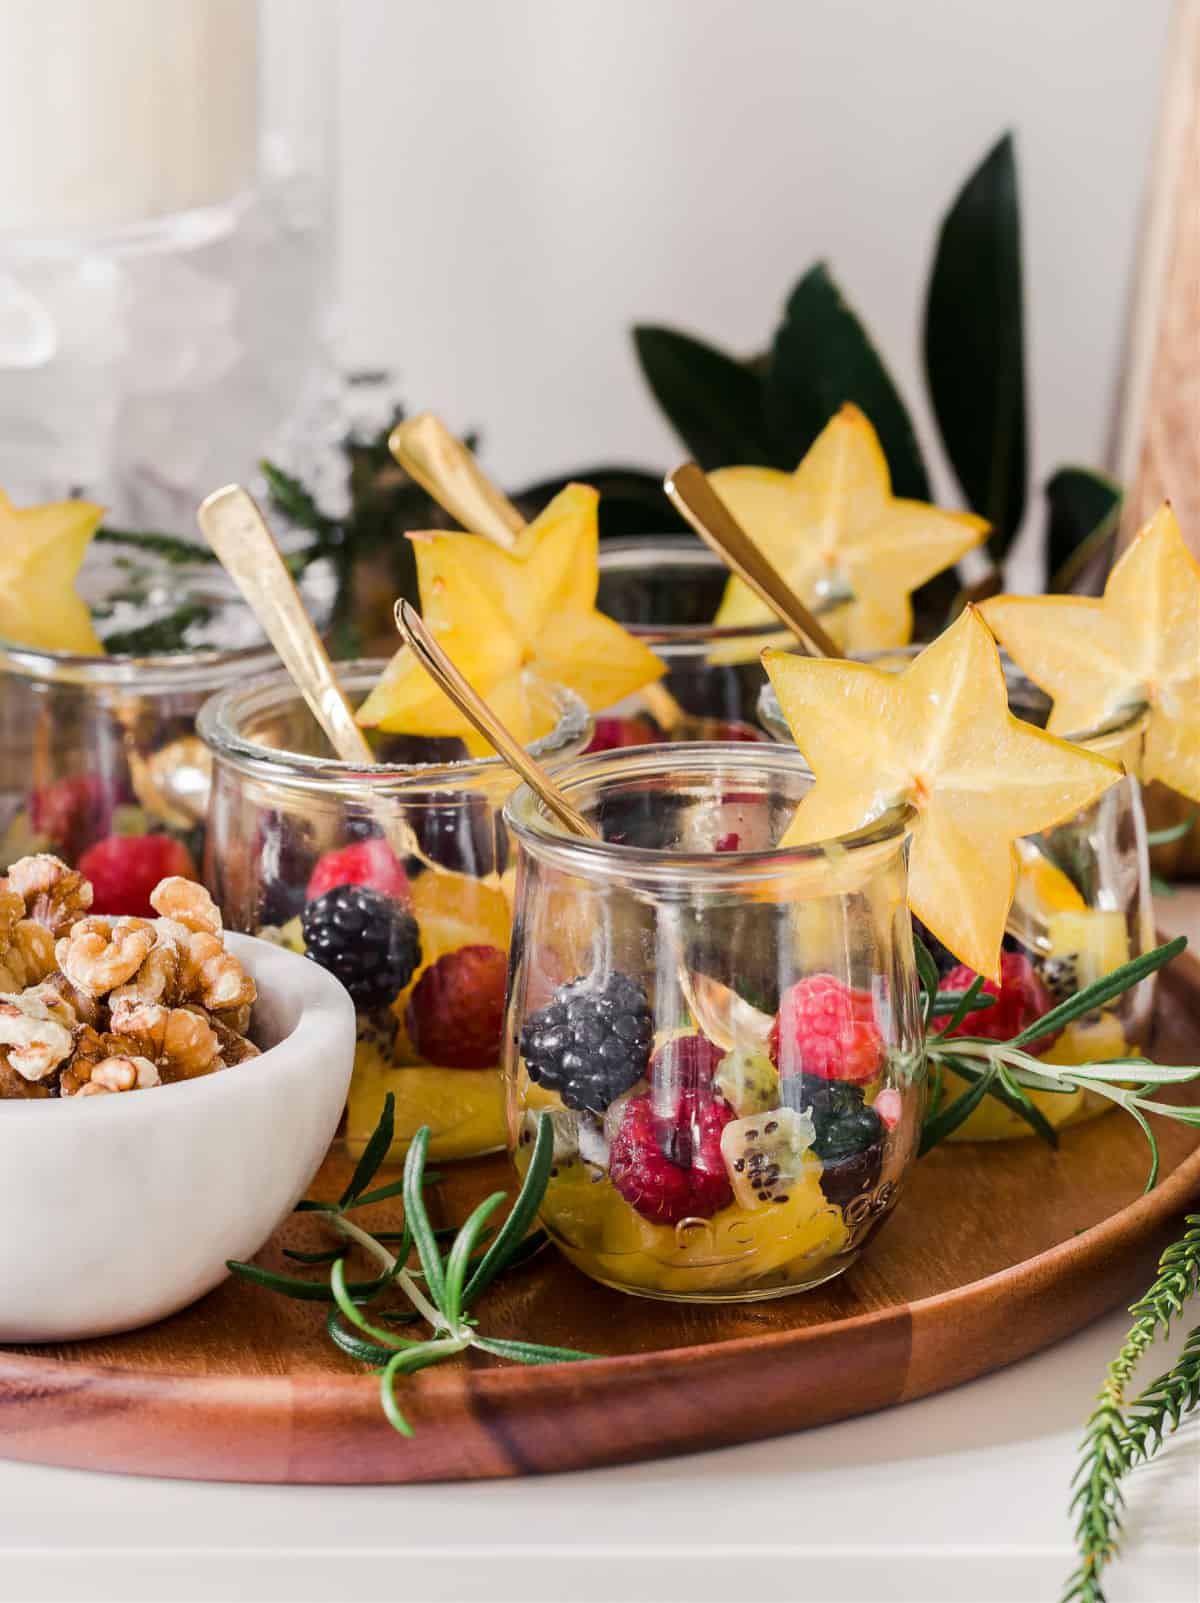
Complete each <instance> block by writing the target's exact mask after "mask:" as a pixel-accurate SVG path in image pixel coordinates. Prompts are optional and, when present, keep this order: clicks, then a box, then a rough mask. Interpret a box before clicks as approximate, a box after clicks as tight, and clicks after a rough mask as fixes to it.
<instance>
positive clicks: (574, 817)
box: [396, 600, 600, 840]
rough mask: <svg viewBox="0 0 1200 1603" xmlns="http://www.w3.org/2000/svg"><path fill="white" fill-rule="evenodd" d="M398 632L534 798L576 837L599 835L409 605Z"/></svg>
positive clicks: (400, 610) (399, 608) (402, 605)
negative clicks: (462, 672) (459, 668)
mask: <svg viewBox="0 0 1200 1603" xmlns="http://www.w3.org/2000/svg"><path fill="white" fill-rule="evenodd" d="M396 628H397V629H399V631H400V633H401V635H403V637H404V641H405V644H406V645H407V646H408V648H409V650H410V651H411V652H412V653H413V655H414V656H415V657H416V659H417V661H418V662H419V663H420V664H421V666H422V668H424V670H425V672H426V673H427V674H428V675H429V677H430V678H431V679H432V680H433V681H434V683H435V684H436V685H437V686H438V687H439V689H441V690H443V691H444V692H445V693H446V695H447V696H449V698H450V700H451V701H452V702H453V703H454V705H455V706H456V707H457V708H458V710H459V712H461V713H462V715H463V717H464V718H466V719H468V720H469V721H470V722H471V723H472V724H474V726H475V728H476V729H477V730H478V731H479V733H480V734H481V735H482V736H483V737H484V739H485V740H490V741H491V743H492V745H493V746H494V747H495V748H496V750H497V751H498V752H499V754H500V756H501V757H502V758H503V759H504V761H505V762H506V763H507V764H508V766H509V767H510V768H511V769H512V771H513V772H514V773H515V774H516V775H517V776H518V777H519V778H520V779H523V780H524V781H525V783H526V784H527V785H528V786H529V788H530V790H532V791H533V793H534V794H535V795H536V796H538V797H540V798H541V800H542V801H543V802H544V803H545V805H546V806H547V807H548V808H549V809H550V811H551V812H552V813H553V814H554V815H555V817H556V818H557V819H558V820H559V822H560V823H561V824H562V825H563V826H564V827H565V828H567V829H569V830H570V831H571V833H572V834H573V835H582V836H584V837H585V838H586V839H588V840H599V839H600V836H599V834H598V833H597V831H596V830H595V829H593V828H592V826H591V824H589V823H588V821H587V819H586V818H584V817H583V815H582V814H581V813H577V812H576V811H575V809H574V808H573V807H572V806H571V804H570V802H569V801H568V800H567V798H566V797H565V796H564V795H563V793H562V791H561V790H559V788H558V786H557V785H556V784H555V783H554V781H553V780H552V779H551V778H550V776H549V774H547V772H546V771H545V769H544V768H543V767H542V766H541V764H540V763H537V762H535V761H534V759H533V758H532V757H531V756H530V755H529V753H528V752H527V751H526V750H525V748H524V746H522V745H521V743H520V741H519V740H517V739H516V737H515V736H514V735H513V734H512V732H511V731H510V730H509V729H508V728H507V726H506V725H505V724H503V723H501V721H500V719H499V718H497V717H496V714H495V713H494V712H493V711H492V709H491V708H490V707H489V706H488V704H487V702H486V701H485V700H484V699H483V697H482V696H481V695H480V694H479V693H478V691H476V690H475V689H474V688H473V687H472V686H471V685H470V684H468V682H467V680H466V679H465V678H464V677H463V675H462V674H461V673H460V672H459V670H458V668H456V667H455V665H454V663H453V662H451V660H450V658H449V657H448V656H447V655H446V653H445V652H444V651H443V650H442V648H441V646H440V645H439V644H438V643H437V641H436V640H435V639H434V637H433V635H432V634H430V632H429V630H428V629H427V628H426V626H425V624H424V623H423V622H422V620H421V617H420V615H419V613H418V612H417V611H416V609H415V608H414V607H411V606H409V604H408V602H407V601H403V600H401V601H397V603H396Z"/></svg>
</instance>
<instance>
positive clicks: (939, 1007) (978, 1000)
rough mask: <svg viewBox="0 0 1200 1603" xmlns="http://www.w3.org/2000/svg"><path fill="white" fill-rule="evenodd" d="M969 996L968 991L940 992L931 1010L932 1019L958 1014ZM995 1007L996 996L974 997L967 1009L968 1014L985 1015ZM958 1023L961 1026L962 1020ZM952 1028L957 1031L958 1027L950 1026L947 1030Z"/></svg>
mask: <svg viewBox="0 0 1200 1603" xmlns="http://www.w3.org/2000/svg"><path fill="white" fill-rule="evenodd" d="M968 994H969V993H968V992H967V991H939V992H938V994H937V996H936V997H935V998H934V1002H933V1007H932V1009H931V1010H930V1011H931V1015H932V1017H933V1018H935V1019H940V1018H945V1017H946V1015H947V1014H948V1013H949V1014H954V1013H956V1012H957V1011H958V1005H959V1003H960V1002H961V1001H962V999H963V997H964V996H967V995H968ZM995 1005H996V998H995V997H994V996H973V997H972V998H971V1005H970V1007H969V1008H968V1009H967V1012H968V1013H983V1012H984V1011H986V1009H987V1008H989V1007H995ZM964 1017H965V1015H964ZM958 1023H959V1024H961V1023H962V1019H959V1021H958ZM951 1028H953V1029H957V1028H958V1025H953V1026H952V1025H949V1024H948V1025H947V1026H946V1029H947V1030H950V1029H951Z"/></svg>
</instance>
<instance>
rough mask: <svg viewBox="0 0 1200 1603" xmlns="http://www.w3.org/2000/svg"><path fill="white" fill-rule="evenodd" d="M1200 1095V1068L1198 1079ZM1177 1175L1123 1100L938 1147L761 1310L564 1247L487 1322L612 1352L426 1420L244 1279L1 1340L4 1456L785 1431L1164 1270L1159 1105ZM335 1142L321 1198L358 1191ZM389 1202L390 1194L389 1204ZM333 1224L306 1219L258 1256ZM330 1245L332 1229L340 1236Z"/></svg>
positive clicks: (611, 1441)
mask: <svg viewBox="0 0 1200 1603" xmlns="http://www.w3.org/2000/svg"><path fill="white" fill-rule="evenodd" d="M1197 1019H1200V965H1198V964H1197V963H1195V962H1194V961H1193V960H1191V959H1190V958H1184V959H1180V960H1178V961H1177V962H1176V963H1175V964H1173V965H1172V968H1171V970H1170V971H1168V972H1167V973H1165V974H1164V975H1163V977H1162V981H1161V983H1160V988H1159V1004H1158V1015H1157V1021H1156V1042H1155V1052H1156V1054H1157V1055H1158V1056H1159V1058H1160V1060H1162V1061H1168V1062H1170V1061H1174V1062H1188V1061H1192V1062H1194V1061H1196V1058H1195V1053H1196V1052H1197V1051H1198V1050H1200V1040H1198V1032H1197V1023H1196V1021H1197ZM1180 1094H1181V1095H1182V1096H1186V1097H1187V1098H1188V1099H1190V1100H1194V1101H1197V1102H1200V1086H1196V1087H1192V1086H1189V1087H1186V1088H1185V1089H1184V1091H1183V1092H1182V1093H1180ZM1158 1133H1159V1139H1160V1142H1161V1146H1162V1158H1163V1167H1162V1179H1161V1180H1160V1183H1159V1185H1158V1187H1157V1189H1156V1190H1155V1191H1154V1192H1153V1193H1151V1195H1150V1196H1148V1197H1142V1196H1140V1191H1141V1187H1142V1184H1143V1181H1144V1177H1145V1173H1146V1163H1147V1151H1146V1147H1145V1143H1144V1140H1143V1138H1142V1136H1141V1134H1140V1132H1139V1131H1138V1130H1137V1129H1136V1127H1135V1126H1134V1124H1133V1122H1132V1120H1129V1119H1127V1118H1125V1117H1124V1116H1123V1115H1121V1114H1119V1113H1117V1114H1113V1115H1110V1116H1109V1117H1106V1118H1103V1119H1100V1120H1097V1121H1096V1122H1095V1123H1092V1124H1089V1125H1085V1126H1083V1127H1082V1128H1080V1129H1077V1130H1071V1131H1068V1132H1066V1134H1065V1136H1064V1138H1063V1142H1062V1145H1061V1148H1060V1149H1059V1151H1058V1152H1057V1153H1056V1152H1052V1151H1050V1150H1049V1149H1048V1148H1047V1147H1045V1146H1043V1145H1042V1144H1041V1143H1040V1142H1038V1141H1036V1140H1032V1139H1031V1140H1026V1141H1019V1142H1012V1143H1006V1144H1003V1145H998V1146H988V1145H962V1146H956V1147H943V1148H941V1149H939V1150H938V1151H936V1152H934V1153H932V1154H931V1155H930V1156H929V1157H928V1158H926V1159H924V1160H923V1161H921V1162H920V1163H919V1164H918V1165H917V1166H916V1170H915V1172H914V1175H913V1177H912V1179H911V1181H910V1182H909V1185H908V1189H907V1191H906V1193H905V1196H904V1198H903V1200H902V1202H901V1204H900V1206H899V1208H898V1209H897V1211H896V1213H895V1214H894V1215H893V1217H892V1218H891V1219H890V1220H889V1221H888V1222H887V1224H886V1227H885V1228H884V1229H883V1230H882V1232H881V1233H880V1235H879V1236H878V1237H877V1238H876V1239H875V1240H874V1241H873V1242H872V1243H871V1245H870V1247H869V1249H868V1251H867V1253H866V1255H865V1256H864V1258H863V1260H862V1261H861V1262H860V1263H859V1264H858V1265H856V1266H855V1268H854V1269H852V1270H851V1271H850V1272H849V1273H848V1274H846V1275H845V1276H843V1277H842V1278H841V1279H840V1280H837V1281H834V1282H831V1283H830V1284H829V1285H828V1286H823V1287H820V1288H818V1289H817V1290H815V1291H813V1292H809V1293H808V1294H806V1295H800V1296H796V1297H791V1298H785V1299H783V1300H781V1301H778V1302H767V1303H756V1304H750V1305H746V1306H742V1307H736V1306H720V1307H710V1308H701V1307H690V1306H674V1305H671V1304H667V1303H655V1302H647V1301H642V1300H639V1299H635V1298H630V1297H624V1296H621V1295H620V1294H618V1293H616V1292H612V1291H608V1290H606V1289H605V1288H603V1287H601V1286H598V1285H594V1284H593V1283H592V1282H591V1281H589V1280H587V1279H585V1278H584V1276H582V1275H580V1274H578V1273H577V1272H576V1271H575V1270H573V1269H572V1268H570V1266H569V1265H567V1264H566V1263H565V1262H564V1261H563V1260H562V1259H561V1258H559V1257H558V1256H557V1255H556V1254H555V1253H553V1252H550V1251H548V1252H545V1253H543V1254H541V1255H540V1256H539V1257H538V1258H537V1259H535V1260H534V1261H533V1262H532V1263H531V1264H530V1265H528V1266H527V1267H525V1268H523V1269H521V1270H518V1271H515V1272H513V1273H512V1274H511V1275H509V1276H507V1277H505V1278H504V1279H502V1280H501V1281H500V1282H499V1283H498V1285H497V1286H496V1287H495V1288H493V1290H492V1291H491V1292H489V1293H488V1295H487V1297H486V1298H485V1299H484V1301H483V1303H482V1305H481V1312H482V1318H483V1323H484V1326H485V1328H486V1329H487V1331H488V1333H489V1334H492V1335H497V1336H509V1337H519V1336H524V1337H527V1338H530V1339H534V1340H538V1341H543V1342H550V1343H554V1344H556V1345H562V1346H570V1347H576V1348H583V1349H585V1350H587V1351H591V1352H596V1353H603V1354H607V1355H610V1356H605V1357H602V1358H599V1359H597V1360H596V1361H594V1362H588V1363H578V1364H562V1365H557V1366H553V1367H546V1368H524V1367H521V1366H516V1365H513V1366H506V1365H501V1364H494V1363H492V1362H491V1361H479V1360H477V1359H475V1358H473V1357H472V1358H467V1359H463V1360H458V1361H455V1363H453V1364H446V1365H444V1366H439V1367H438V1368H435V1369H431V1370H428V1371H426V1372H425V1373H423V1374H421V1375H419V1376H417V1377H416V1378H415V1379H412V1380H408V1381H403V1382H402V1383H401V1385H402V1388H403V1406H404V1408H405V1411H406V1413H407V1414H408V1417H409V1418H410V1419H411V1421H412V1422H413V1425H414V1427H415V1430H416V1439H415V1440H413V1441H405V1440H404V1439H402V1438H401V1437H399V1436H397V1435H396V1434H395V1432H394V1431H392V1429H391V1428H390V1426H388V1424H387V1423H386V1422H385V1420H384V1418H383V1415H382V1413H381V1412H380V1406H379V1389H378V1382H377V1381H376V1380H375V1379H374V1378H373V1377H371V1376H369V1375H367V1374H365V1373H364V1372H363V1371H362V1369H361V1368H359V1367H358V1366H356V1365H355V1364H354V1363H353V1362H352V1361H351V1360H350V1359H348V1358H345V1357H343V1356H342V1355H341V1354H340V1353H339V1352H338V1351H337V1349H335V1348H334V1347H333V1346H332V1344H331V1343H330V1342H329V1341H328V1339H327V1338H326V1336H325V1334H324V1328H323V1327H324V1313H325V1310H324V1308H323V1306H321V1305H320V1304H314V1303H297V1302H293V1301H289V1300H285V1299H284V1298H281V1297H278V1296H276V1295H274V1294H272V1293H270V1292H267V1291H264V1290H260V1289H259V1288H257V1287H254V1286H250V1285H248V1284H246V1283H245V1282H243V1281H235V1280H231V1281H228V1282H226V1283H225V1284H224V1285H223V1286H221V1287H219V1288H218V1289H217V1290H216V1291H214V1292H212V1293H211V1294H210V1295H209V1296H207V1297H205V1298H204V1299H203V1300H202V1301H201V1302H199V1303H197V1304H196V1305H195V1306H194V1307H192V1308H189V1309H187V1310H185V1311H184V1312H183V1313H181V1314H177V1315H176V1316H175V1317H174V1318H172V1319H168V1320H165V1321H163V1322H162V1323H161V1324H159V1325H156V1326H153V1327H152V1328H150V1329H149V1330H143V1331H137V1332H134V1333H132V1334H130V1335H127V1336H118V1337H112V1338H109V1339H106V1340H100V1341H91V1342H79V1343H74V1344H70V1345H64V1346H57V1347H36V1348H0V1456H3V1457H7V1458H18V1459H28V1460H32V1461H34V1462H39V1463H46V1464H65V1465H72V1466H76V1467H81V1468H87V1469H104V1470H116V1471H126V1472H130V1473H138V1474H151V1475H170V1476H182V1477H185V1478H189V1479H195V1480H231V1481H284V1482H349V1483H355V1482H357V1483H367V1482H404V1481H431V1480H474V1479H480V1478H487V1477H494V1476H509V1475H523V1474H533V1473H538V1472H543V1471H549V1470H565V1469H579V1468H584V1467H588V1466H592V1465H600V1464H612V1463H620V1462H627V1461H630V1460H633V1459H639V1458H658V1457H665V1456H666V1455H668V1454H671V1453H680V1452H688V1451H694V1450H696V1449H699V1448H705V1447H719V1446H724V1445H727V1444H730V1443H734V1442H743V1441H749V1440H753V1439H755V1438H760V1437H766V1436H775V1435H782V1434H784V1433H786V1432H788V1431H793V1430H798V1429H800V1428H802V1427H804V1426H807V1425H818V1424H825V1423H827V1422H829V1421H831V1420H835V1419H840V1418H844V1417H845V1416H847V1415H851V1414H860V1413H865V1412H867V1411H868V1410H870V1409H874V1408H883V1407H886V1406H887V1405H889V1404H891V1403H898V1402H907V1401H908V1400H909V1399H911V1398H915V1397H922V1396H924V1395H926V1394H927V1393H929V1392H934V1391H939V1390H941V1389H942V1388H944V1387H948V1386H954V1385H957V1384H958V1383H959V1382H961V1381H964V1380H969V1379H971V1378H972V1377H973V1376H975V1375H979V1374H982V1373H984V1372H986V1371H987V1370H991V1369H997V1368H999V1367H1000V1366H1001V1365H1003V1364H1007V1363H1011V1362H1013V1360H1014V1359H1017V1358H1022V1357H1025V1356H1026V1355H1027V1354H1029V1353H1032V1352H1035V1351H1036V1350H1037V1349H1039V1348H1041V1347H1044V1346H1046V1345H1048V1344H1049V1343H1050V1342H1053V1341H1056V1340H1058V1339H1059V1338H1060V1337H1062V1336H1065V1335H1067V1334H1069V1333H1070V1332H1071V1331H1073V1330H1076V1329H1078V1328H1079V1327H1080V1326H1081V1325H1084V1324H1086V1323H1087V1321H1089V1320H1091V1319H1094V1318H1095V1317H1096V1316H1097V1315H1099V1314H1101V1313H1103V1312H1105V1311H1106V1310H1108V1309H1109V1308H1111V1307H1113V1306H1114V1305H1115V1304H1117V1303H1119V1302H1122V1301H1125V1300H1128V1299H1129V1298H1131V1297H1132V1296H1134V1295H1135V1294H1136V1293H1137V1292H1138V1291H1139V1290H1140V1289H1141V1288H1142V1287H1143V1286H1144V1285H1145V1283H1146V1282H1147V1280H1148V1279H1149V1276H1150V1273H1151V1271H1152V1268H1153V1264H1154V1261H1155V1259H1156V1256H1157V1254H1158V1253H1159V1252H1160V1251H1161V1250H1162V1248H1163V1246H1164V1245H1165V1244H1166V1242H1167V1240H1168V1239H1169V1238H1170V1236H1171V1234H1172V1232H1173V1231H1174V1230H1175V1229H1176V1228H1177V1225H1178V1219H1179V1215H1180V1213H1181V1212H1182V1211H1183V1209H1184V1208H1185V1207H1186V1206H1187V1205H1188V1204H1189V1203H1191V1202H1194V1200H1195V1199H1196V1198H1197V1196H1200V1131H1194V1130H1189V1129H1187V1128H1185V1127H1183V1126H1181V1125H1177V1124H1174V1123H1169V1122H1167V1121H1159V1132H1158ZM345 1173H346V1165H345V1164H344V1163H342V1162H340V1161H339V1160H337V1159H334V1158H331V1159H330V1160H329V1161H328V1162H327V1163H326V1165H325V1167H324V1168H323V1169H322V1171H321V1173H320V1175H319V1176H318V1177H317V1179H316V1180H315V1181H314V1183H313V1186H312V1188H311V1194H313V1195H318V1196H332V1195H336V1194H337V1193H338V1191H339V1190H340V1188H341V1185H342V1184H343V1183H344V1179H345ZM512 1185H513V1180H512V1174H511V1171H510V1169H509V1167H508V1163H507V1160H506V1159H504V1158H493V1159H486V1160H482V1161H480V1162H478V1163H475V1164H468V1165H459V1166H457V1167H454V1166H452V1167H451V1169H450V1170H449V1171H448V1174H447V1180H446V1182H445V1183H444V1184H443V1185H442V1186H441V1187H439V1188H438V1191H439V1195H438V1196H437V1201H436V1208H437V1209H438V1210H440V1212H441V1213H442V1214H443V1216H444V1219H445V1222H447V1223H449V1222H453V1221H455V1220H458V1219H461V1218H463V1217H464V1216H465V1212H466V1209H467V1207H468V1206H469V1204H470V1203H471V1202H473V1201H475V1200H477V1199H478V1198H479V1197H481V1196H482V1195H484V1194H486V1193H487V1192H488V1191H491V1190H494V1189H496V1188H497V1186H500V1187H504V1188H512ZM388 1206H389V1205H387V1204H384V1205H382V1206H381V1207H380V1208H378V1209H376V1210H374V1214H375V1218H376V1219H377V1220H379V1221H380V1222H378V1223H377V1225H376V1227H377V1228H384V1226H383V1223H382V1216H385V1215H386V1213H387V1208H388ZM319 1231H320V1226H319V1225H317V1224H316V1223H314V1221H313V1218H312V1216H311V1215H308V1216H306V1215H296V1216H294V1217H293V1218H292V1219H290V1220H289V1221H288V1222H287V1223H286V1224H285V1225H284V1226H283V1228H282V1229H281V1230H280V1231H279V1232H277V1234H276V1236H275V1238H274V1239H273V1240H272V1242H271V1244H270V1245H269V1246H268V1247H267V1248H266V1249H264V1251H263V1252H262V1254H260V1259H259V1261H260V1262H262V1263H264V1264H266V1265H268V1266H272V1267H285V1268H286V1267H290V1266H289V1265H288V1264H287V1262H286V1260H284V1259H282V1258H281V1256H280V1249H281V1247H283V1246H285V1245H291V1246H293V1247H296V1246H312V1245H314V1244H316V1239H317V1236H318V1234H319ZM322 1244H324V1243H322Z"/></svg>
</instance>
